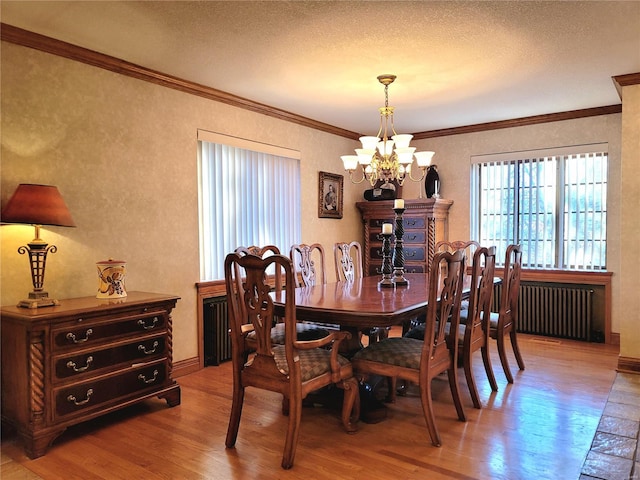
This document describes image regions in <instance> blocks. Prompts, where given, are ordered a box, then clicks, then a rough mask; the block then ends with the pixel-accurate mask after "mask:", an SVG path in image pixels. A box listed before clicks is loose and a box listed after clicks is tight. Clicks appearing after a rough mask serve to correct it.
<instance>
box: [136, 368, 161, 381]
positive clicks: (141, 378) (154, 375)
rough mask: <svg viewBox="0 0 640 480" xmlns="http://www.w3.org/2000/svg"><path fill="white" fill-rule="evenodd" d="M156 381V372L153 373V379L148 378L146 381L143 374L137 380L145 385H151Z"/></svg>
mask: <svg viewBox="0 0 640 480" xmlns="http://www.w3.org/2000/svg"><path fill="white" fill-rule="evenodd" d="M157 379H158V370H154V371H153V378H150V379H149V380H147V377H145V376H144V375H143V374H140V375H138V380H142V381H143V382H144V383H146V384H149V383H153V382H155V381H156V380H157Z"/></svg>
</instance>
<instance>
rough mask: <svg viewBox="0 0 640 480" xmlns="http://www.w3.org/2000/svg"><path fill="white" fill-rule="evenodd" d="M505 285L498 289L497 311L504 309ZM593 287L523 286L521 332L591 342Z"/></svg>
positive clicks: (519, 322) (525, 284)
mask: <svg viewBox="0 0 640 480" xmlns="http://www.w3.org/2000/svg"><path fill="white" fill-rule="evenodd" d="M501 293H502V285H501V284H498V285H496V286H495V289H494V292H493V295H494V297H493V307H494V308H493V311H496V312H497V311H498V310H499V307H500V295H501ZM592 298H593V290H592V289H591V288H586V287H579V286H566V285H562V284H546V283H545V284H542V283H525V282H521V284H520V297H519V301H518V327H517V329H518V332H523V333H532V334H537V335H545V336H550V337H561V338H570V339H575V340H586V341H591V328H592V315H593V312H592Z"/></svg>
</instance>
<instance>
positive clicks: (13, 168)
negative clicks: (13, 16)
mask: <svg viewBox="0 0 640 480" xmlns="http://www.w3.org/2000/svg"><path fill="white" fill-rule="evenodd" d="M1 55H2V57H1V59H2V64H1V67H2V69H1V75H2V85H1V87H2V91H1V93H2V105H1V107H2V124H1V127H2V152H1V154H2V157H1V160H2V165H1V166H2V171H1V183H0V186H1V191H0V194H1V199H2V203H3V205H4V203H5V202H6V200H7V199H8V198H9V196H10V195H11V194H12V193H13V191H14V189H15V187H16V186H17V184H19V183H46V184H54V185H57V186H58V187H59V188H60V191H61V192H62V194H63V196H64V197H65V200H66V201H67V204H68V205H69V208H70V210H71V212H72V214H73V217H74V219H75V221H76V224H77V228H75V229H69V228H61V227H51V228H46V229H43V237H44V238H45V239H46V240H47V241H49V242H50V243H53V244H55V245H57V246H58V252H57V253H55V254H54V255H51V256H50V258H49V261H48V263H47V278H46V281H45V287H47V289H48V290H49V291H50V293H51V295H52V296H55V297H57V298H61V299H63V298H66V297H73V296H84V295H93V294H94V292H95V290H96V288H97V275H96V268H95V262H96V261H99V260H104V259H107V258H109V257H111V258H115V259H122V260H126V261H127V264H128V276H127V288H128V289H129V290H142V291H155V292H162V293H170V294H176V295H179V296H180V297H181V298H182V300H181V301H180V302H179V303H178V307H177V308H176V310H175V312H174V322H175V338H174V342H175V343H174V350H175V352H174V357H175V360H183V359H189V358H192V357H195V356H196V355H197V341H196V333H197V324H196V292H195V287H194V284H195V282H197V281H198V280H199V278H198V274H199V267H198V217H197V216H198V213H197V181H196V131H197V129H205V130H210V131H214V132H219V133H223V134H228V135H234V136H240V137H244V138H248V139H251V140H255V141H259V142H266V143H271V144H275V145H279V146H282V147H286V148H292V149H296V150H299V151H300V152H301V156H302V161H301V166H302V190H303V195H304V200H303V219H302V222H303V223H302V225H303V231H302V241H304V242H313V241H318V242H321V243H322V244H324V245H325V247H326V248H327V250H329V251H330V245H331V244H332V243H333V242H334V241H337V240H345V239H347V240H350V239H354V238H358V239H359V238H360V237H361V232H362V227H361V224H360V221H359V218H358V212H357V210H356V208H355V205H354V203H355V202H356V201H359V200H360V199H361V198H362V190H363V188H365V187H364V186H354V185H352V184H351V183H350V182H349V180H348V178H346V177H345V201H344V219H342V220H333V219H320V218H318V216H317V182H318V171H327V172H333V173H339V174H342V173H343V170H342V166H341V162H340V155H342V154H345V153H348V152H350V151H351V150H352V149H353V148H355V146H356V145H355V142H353V141H350V140H347V139H344V138H341V137H337V136H335V135H330V134H326V133H322V132H318V131H316V130H312V129H309V128H305V127H301V126H298V125H295V124H291V123H287V122H283V121H280V120H276V119H273V118H270V117H267V116H264V115H260V114H256V113H252V112H248V111H245V110H242V109H238V108H234V107H230V106H227V105H224V104H219V103H215V102H212V101H209V100H205V99H202V98H199V97H194V96H191V95H187V94H184V93H181V92H178V91H174V90H170V89H167V88H163V87H159V86H156V85H153V84H149V83H146V82H143V81H139V80H135V79H132V78H129V77H125V76H121V75H117V74H115V73H112V72H108V71H104V70H101V69H98V68H94V67H90V66H87V65H84V64H80V63H77V62H73V61H71V60H67V59H63V58H59V57H56V56H52V55H48V54H45V53H41V52H38V51H35V50H31V49H27V48H24V47H19V46H16V45H13V44H8V43H5V42H3V43H2V51H1ZM612 88H613V86H612ZM628 89H629V87H627V90H628ZM639 96H640V94H639V93H638V88H637V87H636V88H635V89H632V90H631V91H630V93H629V94H628V97H630V98H631V101H630V102H629V103H630V104H631V105H630V106H629V109H627V106H626V102H627V99H625V110H624V112H623V116H622V117H621V115H606V116H601V117H592V118H586V119H578V120H571V121H564V122H556V123H550V124H543V125H537V126H529V127H518V128H511V129H504V130H495V131H489V132H482V133H471V134H465V135H454V136H449V137H441V138H435V139H428V140H421V141H418V142H415V143H416V146H418V147H419V149H432V150H435V151H436V152H437V153H436V157H435V159H434V162H435V163H437V164H438V170H439V172H440V175H441V178H442V185H443V186H442V194H443V196H444V197H445V198H450V199H452V200H454V202H455V203H454V205H453V207H452V209H451V217H450V237H451V238H467V237H469V162H470V157H471V155H476V154H482V153H492V152H501V151H511V150H527V149H535V148H547V147H553V146H562V145H573V144H583V143H595V142H608V143H609V152H610V158H611V161H610V186H611V187H610V198H609V205H610V206H613V207H614V208H610V210H609V212H610V214H609V229H610V231H609V257H608V261H609V268H610V270H612V271H613V272H614V277H613V278H614V313H613V331H614V332H620V333H621V337H622V348H624V350H625V352H626V353H625V355H626V356H628V357H635V358H640V338H638V335H640V334H636V333H630V330H631V331H634V328H635V327H634V325H635V324H634V321H637V320H638V318H637V315H638V314H637V312H638V311H639V310H638V308H635V309H633V311H634V312H636V313H635V318H632V317H627V316H626V315H625V314H624V313H623V312H626V311H628V309H627V306H628V305H629V303H630V302H629V300H630V299H634V301H635V304H634V305H635V306H636V307H637V306H638V305H637V302H638V300H637V298H638V296H637V294H636V292H635V291H633V289H632V287H633V286H634V283H633V276H634V275H635V272H634V271H633V270H634V269H633V267H632V262H628V263H629V265H628V267H627V270H626V271H624V270H622V271H621V254H620V251H621V238H632V239H637V238H638V230H639V228H638V220H636V217H637V215H635V212H636V209H637V205H638V191H640V189H639V187H638V180H636V179H634V178H631V177H633V176H634V175H633V174H635V178H637V177H638V173H639V172H638V168H639V165H638V163H639V162H638V151H639V149H638V145H637V139H638V137H639V136H640V135H639V132H638V121H637V118H638V110H639V107H638V105H639V104H640V100H639V99H638V97H639ZM634 105H635V106H634ZM398 114H401V112H399V113H398ZM375 116H376V112H372V121H374V120H375ZM634 121H635V124H633V122H634ZM622 130H624V131H622ZM621 133H622V134H623V135H624V137H625V138H627V135H629V137H628V138H635V139H636V140H635V144H633V145H631V143H632V142H631V140H629V142H628V143H627V142H622V143H623V144H624V147H625V149H626V150H627V151H628V156H626V157H625V158H624V161H623V162H622V166H623V168H624V169H625V173H626V172H627V171H629V172H630V173H631V175H629V178H627V177H625V182H622V190H621V188H620V185H621V153H620V152H621V141H620V137H621ZM627 145H629V146H627ZM625 155H626V154H625ZM418 187H419V185H418V184H414V183H411V182H407V184H405V186H404V192H403V196H404V197H405V198H418V196H419V188H418ZM634 202H635V203H634ZM618 205H620V207H621V208H615V207H616V206H618ZM634 215H635V216H634ZM32 236H33V229H32V228H29V227H23V226H3V227H2V228H0V241H1V242H2V245H1V258H0V260H1V262H2V263H1V268H2V270H1V275H0V281H1V286H0V293H1V296H2V298H1V302H2V304H3V305H4V304H12V303H15V302H17V301H18V300H20V299H22V297H24V296H25V295H26V294H27V292H28V291H29V290H30V289H31V281H30V277H29V272H28V264H27V260H26V258H24V256H21V255H18V253H17V251H16V250H17V248H18V246H20V245H23V244H25V243H26V242H28V241H29V240H30V239H31V238H32ZM630 243H631V242H626V244H630ZM620 282H625V283H624V285H622V286H621V285H620ZM625 287H627V288H625ZM626 338H629V339H630V340H629V342H627V341H626Z"/></svg>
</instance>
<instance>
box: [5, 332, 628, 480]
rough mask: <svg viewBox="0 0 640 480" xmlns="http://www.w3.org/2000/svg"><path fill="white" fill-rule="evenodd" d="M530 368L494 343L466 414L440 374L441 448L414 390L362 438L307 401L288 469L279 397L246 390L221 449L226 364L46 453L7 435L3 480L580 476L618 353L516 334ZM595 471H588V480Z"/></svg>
mask: <svg viewBox="0 0 640 480" xmlns="http://www.w3.org/2000/svg"><path fill="white" fill-rule="evenodd" d="M520 343H521V349H522V353H523V356H524V360H525V363H526V370H525V371H522V372H520V371H517V370H516V367H514V365H516V363H515V359H514V358H513V356H511V358H510V361H511V365H512V371H513V373H514V377H515V383H514V384H513V385H508V384H507V382H506V380H505V376H504V373H503V372H502V368H501V366H500V362H499V361H498V356H497V352H496V349H495V342H492V348H493V350H492V360H493V364H494V372H495V374H496V379H497V381H498V386H499V391H498V392H492V391H491V389H490V387H489V383H488V381H487V380H486V377H485V376H484V370H483V367H482V360H481V358H480V355H479V353H478V354H477V356H476V358H474V364H475V371H476V379H477V383H478V389H479V394H480V398H481V400H482V403H483V408H482V409H481V410H477V409H474V408H473V406H472V403H471V399H470V397H469V394H468V390H467V386H466V383H465V380H464V374H462V370H460V373H461V375H460V382H461V391H462V393H463V401H464V404H465V408H466V413H467V417H468V421H467V422H466V423H463V422H460V421H458V420H457V416H456V412H455V409H454V407H453V402H452V400H451V395H450V392H449V388H448V384H447V381H446V378H437V379H435V380H434V399H435V412H436V421H437V422H438V428H439V429H440V433H441V435H442V441H443V445H442V447H440V448H436V447H433V446H432V445H431V442H430V440H429V435H428V433H427V429H426V426H425V422H424V417H423V415H422V410H421V406H420V401H419V398H418V397H417V395H416V392H415V390H411V389H410V390H409V394H408V395H407V396H406V397H399V398H398V400H397V403H395V404H393V405H390V406H389V414H388V418H387V419H386V420H385V421H382V422H380V423H377V424H366V423H362V422H360V423H359V431H358V433H356V434H355V435H347V434H346V433H345V432H344V431H343V430H342V429H341V426H340V421H339V417H338V412H337V411H331V410H328V409H325V408H322V407H306V408H305V409H304V411H303V414H302V427H301V433H300V440H299V444H298V449H297V453H296V458H295V464H294V467H293V468H292V469H291V470H288V471H285V470H282V469H281V468H280V461H281V457H282V449H283V446H284V443H283V442H284V433H285V429H286V418H285V417H283V416H282V415H281V402H280V397H279V396H278V395H276V394H272V393H270V392H264V391H261V390H255V389H250V390H248V391H247V395H246V399H245V406H244V411H243V416H242V421H241V424H240V432H239V436H238V441H237V445H236V448H235V449H232V450H227V449H225V446H224V438H225V434H226V428H227V421H228V415H229V410H230V405H231V378H230V367H231V365H230V364H229V363H224V364H222V365H221V366H220V367H207V368H205V369H203V370H201V371H199V372H196V373H194V374H191V375H188V376H184V377H180V378H178V382H179V383H180V385H181V387H182V404H181V405H180V406H178V407H175V408H168V407H167V406H166V404H165V402H163V401H159V400H153V401H147V402H146V403H144V404H141V405H138V406H135V407H132V408H129V409H127V410H124V411H121V412H118V413H116V414H112V415H109V416H105V417H102V418H100V419H96V420H94V421H91V422H88V423H85V424H82V425H77V426H75V427H72V428H70V429H68V430H67V431H66V432H65V433H64V434H63V435H62V436H60V437H59V438H58V439H57V440H56V441H55V442H54V444H53V446H52V447H51V449H50V450H49V452H48V453H47V455H45V456H44V457H41V458H38V459H35V460H29V459H28V458H27V457H26V456H25V455H24V453H23V451H22V448H21V444H20V441H19V439H17V438H16V436H15V435H12V434H10V433H9V432H4V433H3V439H2V444H1V447H2V470H1V471H0V476H1V477H2V478H3V479H4V480H13V479H38V478H41V479H47V480H48V479H64V480H70V479H83V480H87V479H117V478H122V479H132V478H141V479H142V478H144V479H161V478H173V479H199V478H203V479H272V478H282V479H286V478H291V479H299V478H308V479H332V480H333V479H336V478H340V479H372V480H375V479H424V478H427V477H428V478H429V479H459V480H467V479H482V480H484V479H492V480H494V479H525V480H526V479H578V478H580V473H581V470H582V468H583V464H584V462H585V458H586V457H587V454H588V453H589V450H590V447H591V444H592V441H593V439H594V435H595V434H596V429H597V427H598V424H599V422H600V418H601V416H602V414H603V411H604V409H605V405H606V404H607V398H608V396H609V393H610V390H611V387H612V384H613V382H614V379H615V377H616V371H615V367H616V362H617V357H618V349H617V347H614V346H609V345H603V344H590V343H583V342H574V341H567V340H557V339H549V338H542V337H532V336H527V335H520ZM583 478H591V477H583Z"/></svg>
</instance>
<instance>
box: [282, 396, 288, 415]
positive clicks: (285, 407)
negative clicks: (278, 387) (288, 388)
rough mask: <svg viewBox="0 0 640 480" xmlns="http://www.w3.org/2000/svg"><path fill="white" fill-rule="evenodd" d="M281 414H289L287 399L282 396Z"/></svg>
mask: <svg viewBox="0 0 640 480" xmlns="http://www.w3.org/2000/svg"><path fill="white" fill-rule="evenodd" d="M282 415H284V416H285V417H286V416H287V415H289V399H288V398H287V397H282Z"/></svg>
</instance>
